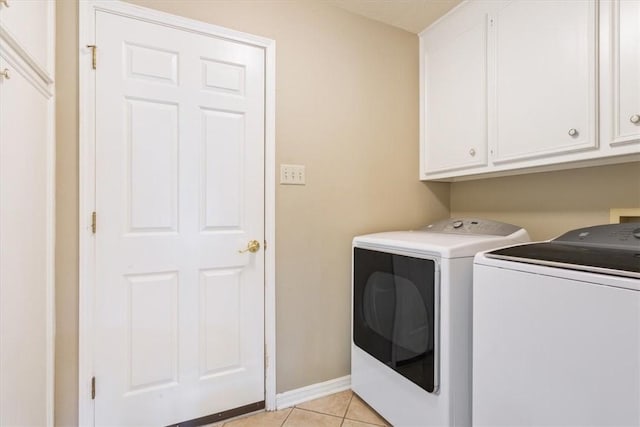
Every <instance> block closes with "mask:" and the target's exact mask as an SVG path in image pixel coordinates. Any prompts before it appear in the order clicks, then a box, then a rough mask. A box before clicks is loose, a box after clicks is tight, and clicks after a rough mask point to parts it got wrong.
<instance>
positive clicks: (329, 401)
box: [208, 390, 390, 427]
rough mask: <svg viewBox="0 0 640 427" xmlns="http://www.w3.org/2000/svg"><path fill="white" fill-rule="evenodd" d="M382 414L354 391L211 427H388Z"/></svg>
mask: <svg viewBox="0 0 640 427" xmlns="http://www.w3.org/2000/svg"><path fill="white" fill-rule="evenodd" d="M389 425H390V424H389V423H387V422H386V421H385V420H384V419H383V418H382V417H380V415H378V414H377V413H376V412H375V411H374V410H373V409H371V408H370V407H369V406H368V405H367V404H366V403H364V402H363V401H362V400H361V399H360V398H359V397H358V396H356V395H355V394H354V393H353V392H352V391H351V390H347V391H343V392H340V393H336V394H331V395H329V396H326V397H322V398H320V399H315V400H311V401H309V402H304V403H301V404H299V405H296V406H294V407H293V408H287V409H282V410H280V411H274V412H260V413H258V414H253V415H248V416H244V417H239V418H234V419H233V420H230V421H223V422H219V423H216V424H211V425H209V426H208V427H222V426H224V427H380V426H384V427H387V426H389Z"/></svg>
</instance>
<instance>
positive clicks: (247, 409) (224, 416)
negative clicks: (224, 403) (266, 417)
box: [167, 400, 265, 427]
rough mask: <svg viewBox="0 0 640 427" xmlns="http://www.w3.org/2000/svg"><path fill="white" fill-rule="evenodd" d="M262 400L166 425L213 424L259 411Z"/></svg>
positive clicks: (178, 426) (190, 426) (175, 426)
mask: <svg viewBox="0 0 640 427" xmlns="http://www.w3.org/2000/svg"><path fill="white" fill-rule="evenodd" d="M264 408H265V406H264V400H261V401H260V402H255V403H250V404H248V405H244V406H239V407H237V408H233V409H229V410H228V411H222V412H218V413H217V414H211V415H206V416H204V417H200V418H194V419H192V420H189V421H183V422H180V423H177V424H171V425H169V426H167V427H197V426H204V425H207V424H213V423H217V422H220V421H224V420H228V419H229V418H234V417H238V416H240V415H245V414H249V413H251V412H255V411H260V410H262V409H264Z"/></svg>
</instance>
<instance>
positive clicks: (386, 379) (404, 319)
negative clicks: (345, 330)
mask: <svg viewBox="0 0 640 427" xmlns="http://www.w3.org/2000/svg"><path fill="white" fill-rule="evenodd" d="M527 241H529V236H528V234H527V232H526V231H525V230H524V229H522V228H520V227H516V226H514V225H510V224H504V223H499V222H494V221H487V220H481V219H451V220H445V221H441V222H437V223H434V224H431V225H429V226H427V227H426V228H425V229H423V230H418V231H397V232H388V233H378V234H370V235H366V236H359V237H356V238H354V239H353V294H352V296H353V298H352V304H353V305H352V307H353V313H352V314H353V317H352V346H351V385H352V388H353V390H354V391H355V392H356V393H357V394H358V395H359V396H360V397H362V399H364V400H365V401H366V402H367V403H368V404H369V405H371V407H373V408H374V409H375V410H376V411H377V412H378V413H380V414H381V415H382V416H383V417H385V418H386V419H387V421H389V422H390V423H391V424H393V425H394V426H397V427H399V426H420V427H422V426H468V425H470V423H471V275H472V269H473V256H474V255H475V254H476V253H477V252H479V251H482V250H486V249H490V248H497V247H501V246H506V245H510V244H516V243H522V242H527Z"/></svg>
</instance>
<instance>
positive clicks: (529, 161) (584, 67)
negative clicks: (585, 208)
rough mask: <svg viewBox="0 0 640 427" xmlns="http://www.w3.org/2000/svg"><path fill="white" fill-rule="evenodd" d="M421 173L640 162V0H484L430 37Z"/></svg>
mask: <svg viewBox="0 0 640 427" xmlns="http://www.w3.org/2000/svg"><path fill="white" fill-rule="evenodd" d="M420 56H421V70H420V82H421V88H420V93H421V96H420V98H421V104H420V105H421V109H420V124H421V132H420V178H421V179H433V180H448V181H454V180H459V179H470V178H476V177H483V176H498V175H507V174H515V173H525V172H532V171H541V170H557V169H565V168H572V167H581V166H595V165H599V164H609V163H620V162H625V161H640V0H600V1H597V0H571V1H568V0H546V1H540V0H474V1H466V2H463V3H461V4H460V5H459V6H458V7H457V8H455V9H454V10H452V11H451V12H450V13H449V14H447V15H446V16H444V17H443V18H441V19H440V20H439V21H437V22H436V23H435V24H433V25H432V26H430V27H429V28H427V29H426V30H425V31H423V32H422V33H421V34H420Z"/></svg>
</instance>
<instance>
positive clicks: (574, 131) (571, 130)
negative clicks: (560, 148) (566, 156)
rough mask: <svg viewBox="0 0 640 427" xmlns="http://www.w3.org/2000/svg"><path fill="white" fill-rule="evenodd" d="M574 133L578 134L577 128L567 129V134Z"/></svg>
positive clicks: (574, 134) (573, 134) (571, 134)
mask: <svg viewBox="0 0 640 427" xmlns="http://www.w3.org/2000/svg"><path fill="white" fill-rule="evenodd" d="M576 135H578V131H577V129H569V136H576Z"/></svg>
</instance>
